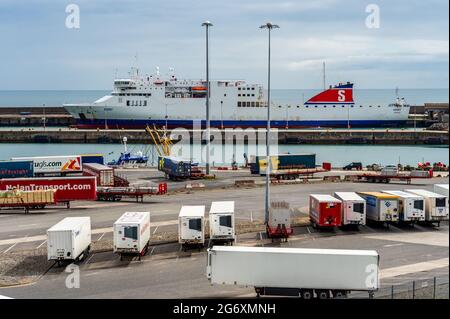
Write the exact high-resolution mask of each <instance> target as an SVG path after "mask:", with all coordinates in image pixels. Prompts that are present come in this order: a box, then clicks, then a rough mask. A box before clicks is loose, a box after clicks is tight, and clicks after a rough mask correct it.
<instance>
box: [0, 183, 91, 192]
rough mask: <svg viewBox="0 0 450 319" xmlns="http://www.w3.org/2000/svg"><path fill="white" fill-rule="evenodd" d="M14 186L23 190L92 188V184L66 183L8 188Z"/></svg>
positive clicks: (80, 189)
mask: <svg viewBox="0 0 450 319" xmlns="http://www.w3.org/2000/svg"><path fill="white" fill-rule="evenodd" d="M14 187H16V188H18V189H19V190H21V191H37V190H49V189H54V190H61V191H86V190H90V189H91V185H71V184H64V185H35V184H30V185H26V186H21V185H19V186H16V185H8V186H7V189H8V190H12V189H13V188H14Z"/></svg>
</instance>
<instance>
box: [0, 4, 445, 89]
mask: <svg viewBox="0 0 450 319" xmlns="http://www.w3.org/2000/svg"><path fill="white" fill-rule="evenodd" d="M70 3H75V4H77V5H78V6H79V8H80V28H79V29H68V28H66V25H65V21H66V17H67V15H68V14H67V13H66V12H65V9H66V6H67V5H68V4H70ZM371 3H374V4H377V5H378V6H379V8H380V17H381V20H380V28H378V29H376V28H375V29H374V28H372V29H369V28H367V27H366V24H365V21H366V17H367V16H368V15H369V13H366V6H367V5H368V4H371ZM448 12H449V1H448V0H427V1H423V0H368V1H365V0H302V1H299V0H298V1H284V0H280V1H274V0H258V1H257V0H222V1H216V0H197V1H194V0H178V1H175V0H121V1H119V0H110V1H107V0H73V1H63V0H40V1H37V0H1V1H0V39H1V50H0V74H1V77H0V90H1V89H2V90H8V89H110V88H111V87H112V80H113V78H114V75H115V73H116V69H117V70H118V74H119V75H126V74H127V72H128V70H129V68H130V67H131V66H133V65H135V64H136V59H135V56H136V54H137V57H138V58H137V64H138V66H139V68H140V70H141V72H142V73H152V72H154V70H155V66H159V67H160V70H161V72H163V73H164V72H166V71H167V70H168V68H169V67H173V68H175V72H176V73H177V74H178V77H179V78H180V77H187V78H201V77H204V76H205V70H204V69H205V68H204V60H205V31H204V29H203V28H202V27H201V26H200V25H201V23H202V22H203V21H204V20H211V21H212V22H213V23H214V26H213V27H212V29H211V34H210V48H211V50H210V52H211V64H210V65H211V77H212V78H215V79H218V78H220V79H245V80H247V81H248V82H257V83H263V84H264V85H266V64H267V31H266V32H264V31H262V30H260V29H259V28H258V27H259V26H260V25H261V24H263V23H264V22H266V21H273V22H274V23H277V24H279V25H280V29H278V30H275V31H274V32H273V36H272V45H273V47H272V65H273V69H272V74H273V77H272V84H273V87H274V88H320V87H321V86H322V61H326V63H327V81H328V83H329V84H331V83H334V82H343V81H353V82H355V84H356V85H357V87H359V88H395V87H400V88H448V86H449V77H448V76H449V74H448V72H449V42H448V39H449V38H448V37H449V33H448V29H449V16H448Z"/></svg>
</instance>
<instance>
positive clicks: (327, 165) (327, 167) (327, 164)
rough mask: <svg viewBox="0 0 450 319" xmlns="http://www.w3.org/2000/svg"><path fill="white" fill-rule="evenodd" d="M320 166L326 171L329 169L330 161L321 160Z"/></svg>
mask: <svg viewBox="0 0 450 319" xmlns="http://www.w3.org/2000/svg"><path fill="white" fill-rule="evenodd" d="M322 168H323V169H324V170H326V171H331V163H327V162H323V163H322Z"/></svg>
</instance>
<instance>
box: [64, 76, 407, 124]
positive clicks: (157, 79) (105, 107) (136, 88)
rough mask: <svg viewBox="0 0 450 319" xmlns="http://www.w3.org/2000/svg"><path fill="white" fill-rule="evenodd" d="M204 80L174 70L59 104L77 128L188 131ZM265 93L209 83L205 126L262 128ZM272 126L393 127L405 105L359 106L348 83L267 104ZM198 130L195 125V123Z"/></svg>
mask: <svg viewBox="0 0 450 319" xmlns="http://www.w3.org/2000/svg"><path fill="white" fill-rule="evenodd" d="M207 93H208V92H207V83H206V81H205V80H201V79H200V80H187V79H178V78H177V77H176V76H175V74H173V70H171V73H169V74H168V75H165V76H161V75H160V73H159V70H158V71H156V73H155V74H152V75H144V76H142V75H139V72H138V70H137V69H136V71H135V72H133V75H130V76H129V77H128V78H121V79H115V80H114V89H113V91H112V92H111V94H109V95H106V96H104V97H102V98H100V99H98V100H97V101H95V102H93V103H89V104H64V108H65V109H66V110H67V111H68V112H70V114H72V116H73V117H74V118H75V119H76V123H77V124H76V126H77V127H78V128H91V129H96V128H100V129H102V128H110V129H121V128H144V127H146V126H147V125H150V126H152V125H156V126H157V127H166V128H177V127H183V128H192V127H193V124H194V123H201V125H202V127H204V126H205V123H206V120H205V119H206V95H207ZM266 95H267V91H266V90H265V89H264V88H263V86H262V85H259V84H248V83H246V82H245V81H242V80H220V81H217V80H215V81H210V124H211V127H216V128H237V127H239V128H248V127H253V128H262V127H266V126H267V120H266V119H267V109H266V108H267V100H266ZM270 107H271V126H272V127H274V128H279V129H286V128H305V127H345V128H350V127H351V128H355V127H395V126H403V125H405V124H406V122H407V120H408V115H409V108H410V107H409V105H408V104H407V103H406V102H405V100H404V99H400V98H397V100H396V101H395V102H394V103H391V104H388V105H361V104H358V103H357V102H355V101H354V100H353V83H350V82H347V83H345V84H338V85H335V86H330V87H329V88H328V89H326V90H324V91H323V92H321V93H319V94H317V95H315V96H313V97H311V98H310V99H309V100H307V101H306V102H305V103H298V104H292V103H291V104H282V103H277V102H276V101H271V105H270ZM197 125H198V124H197Z"/></svg>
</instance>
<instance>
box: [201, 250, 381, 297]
mask: <svg viewBox="0 0 450 319" xmlns="http://www.w3.org/2000/svg"><path fill="white" fill-rule="evenodd" d="M206 274H207V278H208V279H209V281H210V282H211V284H219V285H238V286H246V287H254V289H255V292H256V294H257V295H258V296H259V295H281V296H298V297H301V298H304V299H311V298H336V297H345V296H346V295H347V294H348V293H349V292H351V291H367V292H369V294H373V292H374V291H376V290H377V289H378V287H379V255H378V253H377V252H376V251H374V250H340V249H305V248H278V247H277V248H272V247H270V248H269V247H239V246H214V247H212V248H210V249H208V261H207V268H206Z"/></svg>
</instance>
